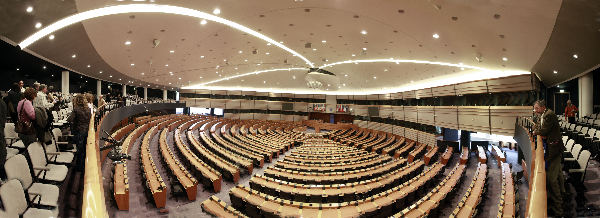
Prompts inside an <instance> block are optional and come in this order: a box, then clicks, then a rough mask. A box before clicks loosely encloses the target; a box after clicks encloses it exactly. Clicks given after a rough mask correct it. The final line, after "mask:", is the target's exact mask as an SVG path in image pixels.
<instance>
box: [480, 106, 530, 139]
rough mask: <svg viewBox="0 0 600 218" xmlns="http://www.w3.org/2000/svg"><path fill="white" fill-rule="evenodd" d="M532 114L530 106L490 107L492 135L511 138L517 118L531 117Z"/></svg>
mask: <svg viewBox="0 0 600 218" xmlns="http://www.w3.org/2000/svg"><path fill="white" fill-rule="evenodd" d="M532 114H533V107H532V106H508V107H506V106H491V107H490V120H491V128H492V134H498V135H508V136H512V135H514V133H515V122H516V120H517V117H520V116H531V115H532Z"/></svg>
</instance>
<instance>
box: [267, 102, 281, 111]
mask: <svg viewBox="0 0 600 218" xmlns="http://www.w3.org/2000/svg"><path fill="white" fill-rule="evenodd" d="M267 108H269V110H281V101H267Z"/></svg>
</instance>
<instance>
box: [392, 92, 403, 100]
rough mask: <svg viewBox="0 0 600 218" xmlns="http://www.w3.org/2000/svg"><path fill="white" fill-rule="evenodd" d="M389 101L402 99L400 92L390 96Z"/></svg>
mask: <svg viewBox="0 0 600 218" xmlns="http://www.w3.org/2000/svg"><path fill="white" fill-rule="evenodd" d="M390 98H391V99H402V92H398V93H392V94H390Z"/></svg>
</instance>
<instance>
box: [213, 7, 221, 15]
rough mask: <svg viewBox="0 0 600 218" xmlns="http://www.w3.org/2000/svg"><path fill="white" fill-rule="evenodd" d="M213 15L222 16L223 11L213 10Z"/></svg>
mask: <svg viewBox="0 0 600 218" xmlns="http://www.w3.org/2000/svg"><path fill="white" fill-rule="evenodd" d="M213 14H215V15H219V14H221V9H219V8H215V10H213Z"/></svg>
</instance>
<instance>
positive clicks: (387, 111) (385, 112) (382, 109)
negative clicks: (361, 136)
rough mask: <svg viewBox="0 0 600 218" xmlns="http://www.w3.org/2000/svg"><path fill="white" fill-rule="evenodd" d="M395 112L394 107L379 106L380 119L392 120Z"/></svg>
mask: <svg viewBox="0 0 600 218" xmlns="http://www.w3.org/2000/svg"><path fill="white" fill-rule="evenodd" d="M393 112H394V110H393V109H392V106H389V105H381V106H379V117H382V118H391V117H392V115H393Z"/></svg>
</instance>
